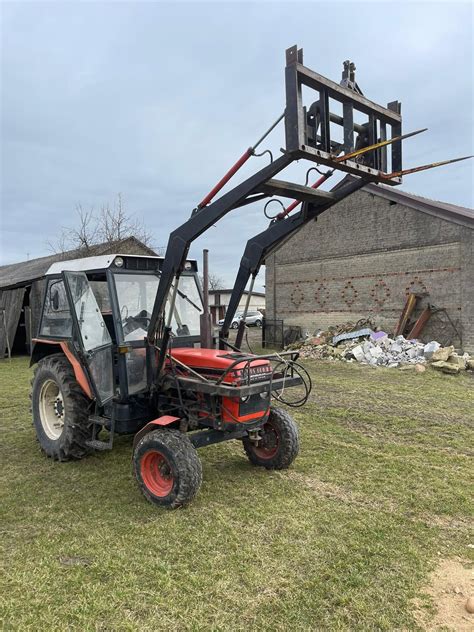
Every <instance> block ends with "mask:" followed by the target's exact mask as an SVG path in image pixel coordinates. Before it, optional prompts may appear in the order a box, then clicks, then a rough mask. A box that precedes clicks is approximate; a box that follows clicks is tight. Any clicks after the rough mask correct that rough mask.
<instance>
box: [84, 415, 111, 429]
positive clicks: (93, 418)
mask: <svg viewBox="0 0 474 632" xmlns="http://www.w3.org/2000/svg"><path fill="white" fill-rule="evenodd" d="M89 422H90V423H92V424H96V426H106V425H108V424H110V419H108V417H98V416H97V415H90V416H89Z"/></svg>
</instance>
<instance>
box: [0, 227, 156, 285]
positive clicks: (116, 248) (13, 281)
mask: <svg viewBox="0 0 474 632" xmlns="http://www.w3.org/2000/svg"><path fill="white" fill-rule="evenodd" d="M129 247H136V248H137V250H138V249H139V250H140V251H141V252H140V253H138V252H137V253H136V254H143V252H144V251H145V252H146V253H147V254H149V255H151V256H156V252H155V251H154V250H152V249H151V248H149V247H148V246H145V244H143V243H142V242H141V241H140V240H139V239H137V238H136V237H133V236H132V237H127V238H126V239H121V240H118V241H110V242H107V243H103V244H96V245H95V246H91V247H90V248H88V249H87V250H84V249H76V250H68V251H67V252H62V253H56V254H54V255H48V256H47V257H39V258H38V259H31V260H30V261H21V262H20V263H12V264H10V265H6V266H0V288H9V287H21V286H23V285H28V284H29V283H31V282H32V281H35V280H37V279H40V278H41V277H43V276H44V275H45V273H46V271H47V270H48V268H49V267H50V265H51V264H53V263H56V261H64V260H65V259H78V258H80V257H92V256H97V255H105V254H108V253H110V252H120V250H121V249H122V250H123V249H127V248H129ZM129 254H133V253H129Z"/></svg>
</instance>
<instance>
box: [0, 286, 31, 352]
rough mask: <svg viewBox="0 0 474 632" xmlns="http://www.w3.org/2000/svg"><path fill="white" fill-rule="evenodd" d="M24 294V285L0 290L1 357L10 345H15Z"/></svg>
mask: <svg viewBox="0 0 474 632" xmlns="http://www.w3.org/2000/svg"><path fill="white" fill-rule="evenodd" d="M24 294H25V288H24V287H21V288H18V289H16V290H3V291H2V292H0V359H2V358H4V357H5V352H6V350H7V348H8V347H10V348H12V347H13V341H14V339H15V334H16V330H17V328H18V322H19V320H20V313H21V308H22V306H23V296H24Z"/></svg>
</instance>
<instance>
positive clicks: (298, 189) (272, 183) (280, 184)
mask: <svg viewBox="0 0 474 632" xmlns="http://www.w3.org/2000/svg"><path fill="white" fill-rule="evenodd" d="M254 193H265V194H267V195H281V196H282V197H287V198H291V199H293V200H300V201H301V202H315V203H318V204H324V203H326V202H331V201H332V200H334V199H336V196H335V195H334V193H330V192H328V191H322V190H321V189H312V188H311V187H306V186H303V185H302V184H296V183H294V182H284V181H283V180H273V179H271V180H267V181H266V182H264V183H263V184H261V185H260V186H258V187H257V188H256V189H255V191H254Z"/></svg>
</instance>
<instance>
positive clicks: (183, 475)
mask: <svg viewBox="0 0 474 632" xmlns="http://www.w3.org/2000/svg"><path fill="white" fill-rule="evenodd" d="M133 470H134V474H135V478H136V479H137V481H138V485H139V487H140V489H141V491H142V492H143V494H144V496H145V498H146V499H147V500H149V501H150V502H152V503H154V504H155V505H159V506H161V507H166V508H168V509H175V508H177V507H181V506H183V505H187V504H188V503H189V502H190V501H191V500H192V499H193V498H194V497H195V496H196V494H197V493H198V491H199V488H200V487H201V482H202V466H201V461H200V460H199V457H198V455H197V452H196V449H195V448H194V446H193V445H192V443H191V441H190V440H189V439H188V437H187V436H186V435H185V434H183V433H182V432H179V431H178V430H171V429H168V430H166V429H161V430H153V431H152V432H149V433H148V434H146V435H145V436H144V437H142V438H141V439H140V441H139V442H138V444H137V446H136V448H135V451H134V453H133Z"/></svg>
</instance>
